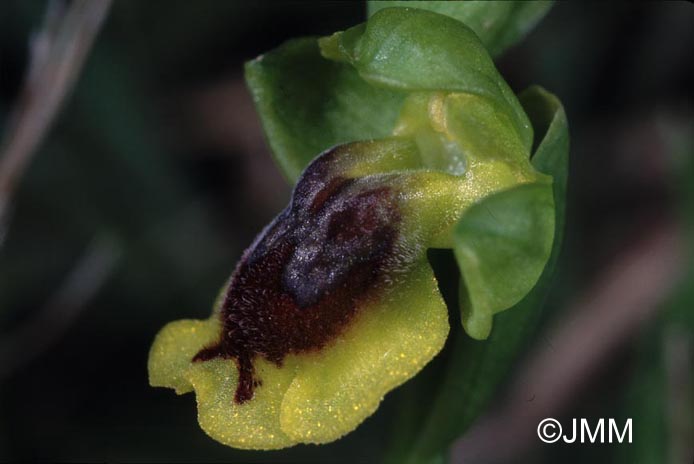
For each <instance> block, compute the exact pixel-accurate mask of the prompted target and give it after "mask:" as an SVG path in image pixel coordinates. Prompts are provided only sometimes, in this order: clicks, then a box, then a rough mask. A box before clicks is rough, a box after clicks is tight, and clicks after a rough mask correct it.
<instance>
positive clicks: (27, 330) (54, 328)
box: [0, 235, 121, 381]
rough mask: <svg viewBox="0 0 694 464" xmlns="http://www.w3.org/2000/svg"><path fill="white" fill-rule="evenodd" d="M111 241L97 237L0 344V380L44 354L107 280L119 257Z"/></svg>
mask: <svg viewBox="0 0 694 464" xmlns="http://www.w3.org/2000/svg"><path fill="white" fill-rule="evenodd" d="M120 255H121V253H120V247H119V245H118V244H117V243H116V242H115V241H114V239H113V238H111V237H109V236H107V235H98V236H97V237H95V238H94V240H92V242H91V243H90V244H89V245H88V246H87V249H86V250H85V252H84V254H83V255H82V257H81V258H80V259H79V260H78V261H77V264H76V265H75V266H74V268H73V269H72V271H71V272H70V273H69V274H68V275H67V277H66V278H65V280H64V281H63V283H62V284H61V285H60V286H59V287H58V289H57V290H56V291H55V293H54V294H53V295H52V296H51V297H50V298H49V300H48V302H47V303H46V304H45V305H44V306H43V307H42V308H41V309H40V310H39V311H37V312H36V313H35V314H33V315H32V317H31V318H30V319H29V320H28V321H27V322H26V323H24V325H22V326H21V327H19V328H17V329H16V330H14V331H13V332H11V333H9V334H6V335H4V336H3V337H2V340H1V341H0V381H2V380H3V379H5V378H7V377H9V376H10V375H11V374H12V373H13V372H14V371H15V370H16V369H17V368H18V367H21V366H22V365H24V364H26V363H28V362H30V361H31V360H33V359H34V358H36V357H38V356H39V355H40V354H41V353H43V352H44V351H46V350H47V349H48V348H49V347H50V346H51V345H53V344H54V343H55V342H56V341H58V340H60V337H61V335H63V333H64V332H65V331H66V330H67V329H68V328H69V327H70V324H71V323H72V321H74V320H75V318H76V317H77V315H78V314H79V313H80V312H81V311H82V310H83V309H85V308H86V307H87V305H88V303H89V302H90V301H91V300H92V298H93V297H94V296H95V295H96V293H97V292H98V290H99V289H100V288H101V287H102V286H103V284H104V283H105V282H106V281H107V280H108V277H109V276H110V275H111V274H112V272H113V270H114V269H115V267H116V264H117V262H118V259H119V257H120Z"/></svg>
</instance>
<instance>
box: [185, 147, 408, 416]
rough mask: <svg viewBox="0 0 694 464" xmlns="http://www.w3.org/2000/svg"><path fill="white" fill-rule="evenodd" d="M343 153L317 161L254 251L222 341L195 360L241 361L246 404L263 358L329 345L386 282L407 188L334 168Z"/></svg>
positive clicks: (228, 304) (235, 278) (224, 314)
mask: <svg viewBox="0 0 694 464" xmlns="http://www.w3.org/2000/svg"><path fill="white" fill-rule="evenodd" d="M337 151H338V150H332V151H329V152H326V153H325V154H324V155H322V156H321V157H319V158H318V159H317V160H316V161H315V162H313V163H312V164H311V166H309V168H308V169H307V170H306V172H305V173H304V175H303V176H302V178H301V179H300V181H299V183H298V184H297V186H296V187H295V189H294V193H293V196H292V200H291V202H290V205H289V206H288V207H287V209H285V210H284V211H283V212H282V213H281V214H280V215H279V216H278V217H277V218H276V219H275V220H274V221H273V222H272V223H271V224H270V225H269V226H268V227H267V228H266V229H265V230H264V231H263V232H262V233H261V234H260V236H259V237H258V238H257V239H256V241H255V242H254V244H253V245H251V247H250V248H249V249H248V250H247V251H246V253H245V254H244V256H243V258H242V259H241V262H240V263H239V265H238V266H237V268H236V270H235V271H234V274H233V275H232V278H231V282H230V284H229V287H228V290H227V293H226V297H225V300H224V302H223V305H222V308H221V311H220V317H221V319H222V324H223V330H222V334H221V337H220V340H219V341H218V342H217V343H216V344H214V345H213V346H209V347H206V348H204V349H202V350H201V351H200V352H199V353H197V354H196V355H195V357H194V358H193V360H194V361H206V360H209V359H213V358H216V357H222V358H225V359H235V360H236V362H237V365H238V369H239V384H238V387H237V390H236V394H235V396H234V398H235V401H236V402H237V403H243V402H245V401H248V400H250V399H251V398H252V397H253V392H254V388H255V387H256V386H257V385H258V384H259V382H260V381H261V379H258V378H256V375H255V372H254V367H253V362H254V360H255V359H256V358H257V357H258V356H261V357H263V358H265V359H267V360H269V361H271V362H273V363H275V364H277V365H278V366H280V365H282V361H283V360H284V358H285V356H286V355H288V354H290V353H294V354H296V353H304V352H309V351H315V350H320V349H321V348H323V347H324V346H326V345H328V344H329V343H330V342H331V341H332V340H334V339H335V338H336V337H337V336H339V335H340V334H341V333H342V332H343V331H344V330H345V329H346V328H347V326H348V325H349V324H350V322H351V321H352V320H353V319H354V317H355V315H356V314H357V313H358V311H359V308H360V307H361V306H363V303H364V302H365V301H367V300H368V299H370V298H374V297H375V296H376V293H377V291H378V289H379V287H380V286H382V285H380V284H381V283H382V280H383V279H382V278H383V275H384V273H385V272H386V269H385V268H386V265H387V263H388V257H389V255H391V254H392V253H393V248H394V245H395V241H396V238H397V235H398V228H399V223H400V213H399V210H398V207H397V198H396V195H397V194H396V192H395V191H394V190H393V189H392V188H390V187H388V186H384V185H380V184H376V185H374V184H373V183H371V182H369V180H368V179H365V178H358V179H349V178H345V177H340V176H337V175H334V173H332V172H331V170H332V169H331V168H333V169H334V166H335V165H336V156H338V155H339V153H338V152H337Z"/></svg>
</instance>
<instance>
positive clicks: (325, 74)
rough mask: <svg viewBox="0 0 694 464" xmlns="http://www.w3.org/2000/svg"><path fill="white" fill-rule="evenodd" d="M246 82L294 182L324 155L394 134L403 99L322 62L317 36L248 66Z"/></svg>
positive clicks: (344, 68)
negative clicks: (332, 149) (343, 145)
mask: <svg viewBox="0 0 694 464" xmlns="http://www.w3.org/2000/svg"><path fill="white" fill-rule="evenodd" d="M246 81H247V83H248V87H249V89H250V91H251V93H252V95H253V98H254V100H255V102H256V106H257V109H258V113H259V114H260V118H261V120H262V123H263V127H264V129H265V134H266V136H267V139H268V142H269V143H270V147H271V148H272V152H273V154H274V156H275V160H276V161H277V163H278V164H279V166H280V168H281V169H282V172H283V173H284V174H285V176H287V178H288V179H289V180H290V181H291V182H292V183H294V182H295V181H296V179H297V178H298V177H299V174H300V173H301V171H302V170H303V169H304V168H305V167H306V165H307V164H308V163H309V162H310V161H311V160H312V159H313V158H315V157H316V156H317V155H318V154H319V153H321V152H322V151H324V150H326V149H328V148H330V147H332V146H334V145H337V144H340V143H346V142H351V141H355V140H367V139H372V138H373V139H376V138H383V137H385V136H387V135H388V134H390V132H391V130H392V128H393V126H394V124H395V120H396V118H397V116H398V113H399V110H400V106H401V105H402V101H403V100H404V98H405V94H404V93H402V92H399V91H396V90H391V89H385V88H376V87H373V86H371V85H370V84H368V83H366V82H365V81H364V80H362V79H361V78H360V77H359V75H358V74H357V72H356V71H355V70H354V68H353V67H352V66H350V65H347V64H344V63H337V62H334V61H330V60H327V59H325V58H323V57H322V56H321V55H320V50H319V48H318V42H317V40H316V39H315V38H305V39H297V40H292V41H289V42H287V43H285V44H284V45H282V46H280V47H279V48H277V49H275V50H273V51H271V52H269V53H266V54H264V55H262V56H260V57H258V58H256V59H255V60H253V61H250V62H248V63H247V64H246Z"/></svg>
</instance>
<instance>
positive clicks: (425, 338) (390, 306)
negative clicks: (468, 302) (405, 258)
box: [281, 260, 448, 443]
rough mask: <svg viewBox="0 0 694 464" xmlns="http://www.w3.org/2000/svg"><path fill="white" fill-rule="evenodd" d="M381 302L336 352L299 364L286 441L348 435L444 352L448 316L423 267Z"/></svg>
mask: <svg viewBox="0 0 694 464" xmlns="http://www.w3.org/2000/svg"><path fill="white" fill-rule="evenodd" d="M384 300H385V301H379V302H374V303H373V304H371V305H368V306H367V307H365V308H363V314H362V316H361V317H360V319H359V321H358V322H356V323H355V325H354V326H353V327H351V328H350V330H349V331H348V332H347V333H345V334H344V336H343V337H341V338H340V339H339V340H338V341H337V342H336V343H335V345H334V346H331V347H330V348H329V349H327V350H324V351H322V352H320V353H317V354H315V355H306V356H301V357H300V360H299V361H298V366H299V367H298V373H297V375H296V378H295V379H294V380H293V381H292V384H291V386H290V387H289V389H288V390H287V393H286V396H285V398H284V401H283V402H282V415H281V424H282V430H284V431H285V433H286V434H287V435H289V436H290V437H291V438H293V439H295V440H297V441H300V442H304V443H326V442H329V441H333V440H335V439H337V438H339V437H341V436H342V435H344V434H346V433H348V432H350V431H351V430H353V429H354V428H356V427H357V425H359V424H360V423H361V422H362V421H363V420H364V419H365V418H366V417H368V416H369V415H371V414H372V413H373V412H374V411H375V410H376V408H377V407H378V404H379V403H380V402H381V400H382V399H383V396H384V395H385V394H386V393H387V392H388V391H390V390H392V389H393V388H395V387H397V386H398V385H400V384H402V383H403V382H405V381H406V380H407V379H409V378H411V377H412V376H414V375H415V374H416V373H417V372H419V371H420V370H421V369H422V367H424V365H425V364H427V363H428V362H429V361H430V360H431V359H432V358H433V357H434V356H435V355H436V354H437V353H438V352H439V351H440V350H441V348H442V347H443V344H444V342H445V340H446V336H447V334H448V313H447V309H446V306H445V304H444V302H443V300H442V299H441V296H440V294H439V292H438V287H437V284H436V280H435V278H434V275H433V273H432V271H431V268H430V267H429V264H428V263H427V262H426V260H423V261H421V262H420V263H419V264H417V265H416V268H415V269H414V270H412V271H411V272H410V273H409V274H408V275H407V276H406V277H405V278H404V280H403V281H402V282H398V284H397V286H395V287H394V288H393V290H392V291H391V292H390V294H389V295H388V296H387V297H385V298H384Z"/></svg>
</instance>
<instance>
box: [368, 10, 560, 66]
mask: <svg viewBox="0 0 694 464" xmlns="http://www.w3.org/2000/svg"><path fill="white" fill-rule="evenodd" d="M552 6H553V2H551V1H507V0H504V1H484V2H471V1H467V2H466V1H457V2H456V1H370V2H368V10H369V16H371V15H373V14H374V13H376V12H377V11H379V10H381V9H383V8H390V7H411V8H421V9H423V10H429V11H434V12H436V13H440V14H444V15H446V16H450V17H451V18H455V19H457V20H458V21H460V22H462V23H464V24H465V25H467V26H468V27H469V28H470V29H472V30H473V31H475V34H477V35H478V36H479V38H480V40H481V41H482V43H483V44H484V46H485V47H487V50H489V54H490V55H492V56H494V57H496V56H499V55H501V54H502V53H503V52H504V51H505V50H506V49H507V48H508V47H510V46H512V45H513V44H515V43H516V42H518V41H520V40H521V39H522V38H523V37H525V35H527V34H528V32H530V30H531V29H532V28H533V27H535V25H536V24H537V23H538V21H540V20H541V19H542V18H543V17H544V16H545V15H546V14H547V13H548V12H549V10H550V9H551V8H552Z"/></svg>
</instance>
